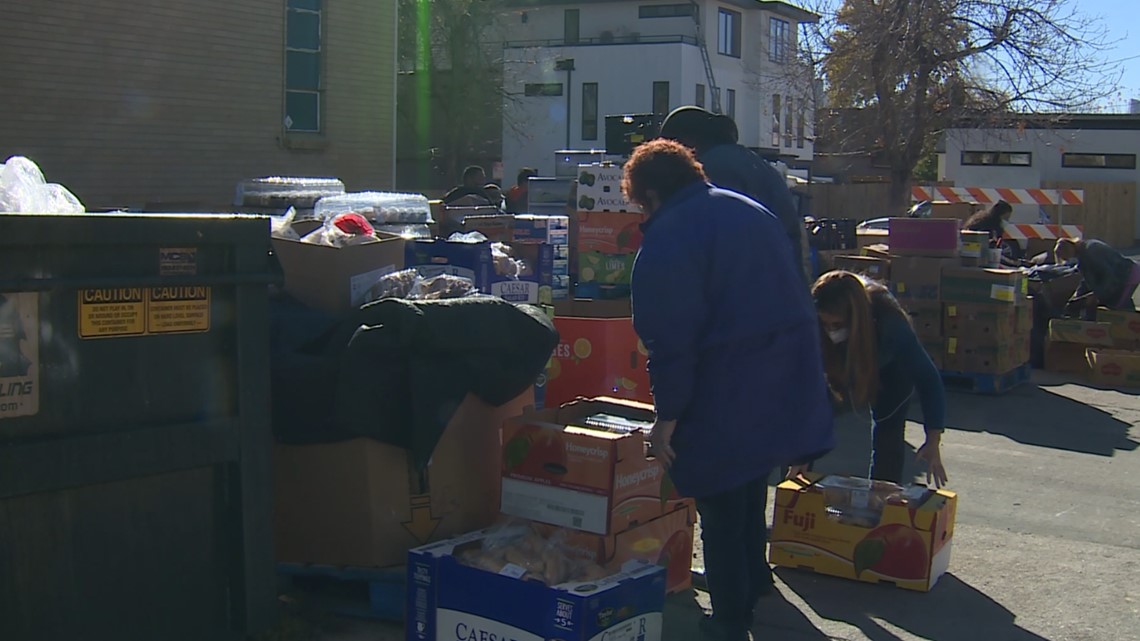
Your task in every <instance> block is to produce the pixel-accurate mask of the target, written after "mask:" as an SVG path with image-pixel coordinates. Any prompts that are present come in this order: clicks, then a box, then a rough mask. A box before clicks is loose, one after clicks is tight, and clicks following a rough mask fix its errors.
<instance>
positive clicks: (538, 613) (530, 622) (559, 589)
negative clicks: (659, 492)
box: [405, 531, 665, 641]
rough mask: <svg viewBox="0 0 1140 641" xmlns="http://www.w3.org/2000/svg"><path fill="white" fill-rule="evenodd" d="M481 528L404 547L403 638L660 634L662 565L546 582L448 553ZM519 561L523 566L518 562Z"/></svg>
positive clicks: (591, 638) (634, 637)
mask: <svg viewBox="0 0 1140 641" xmlns="http://www.w3.org/2000/svg"><path fill="white" fill-rule="evenodd" d="M488 534H489V531H480V532H473V533H471V534H467V535H465V536H461V537H458V538H455V539H450V540H448V541H441V542H439V543H434V544H431V545H427V546H424V547H421V548H417V549H414V550H411V551H409V552H408V555H407V586H408V597H407V599H408V600H407V611H406V612H407V616H406V619H405V638H406V639H407V640H408V641H437V640H439V639H456V640H462V641H471V640H477V641H546V640H548V639H558V640H559V641H600V640H602V639H621V640H625V639H628V640H630V641H660V639H661V633H662V629H663V616H664V609H665V569H664V568H662V567H660V566H657V565H650V564H630V567H629V568H627V571H625V572H622V573H619V574H615V575H613V576H609V577H606V578H603V579H601V580H599V581H593V582H589V583H566V584H562V585H557V586H547V585H545V584H543V583H540V582H537V581H527V580H522V579H518V578H515V577H514V576H511V574H510V571H511V570H514V569H515V568H514V567H512V566H511V565H507V567H506V568H504V570H503V572H507V574H504V573H498V574H495V573H493V572H488V571H486V570H481V569H478V568H473V567H469V566H466V565H463V564H462V563H460V562H459V561H458V560H457V559H456V558H455V556H453V555H454V554H455V553H456V551H457V550H458V549H462V548H463V547H469V546H477V545H479V544H480V542H481V541H482V540H483V539H484V538H485V537H486V536H487V535H488ZM519 569H521V568H519Z"/></svg>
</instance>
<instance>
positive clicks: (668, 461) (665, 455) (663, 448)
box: [649, 421, 677, 467]
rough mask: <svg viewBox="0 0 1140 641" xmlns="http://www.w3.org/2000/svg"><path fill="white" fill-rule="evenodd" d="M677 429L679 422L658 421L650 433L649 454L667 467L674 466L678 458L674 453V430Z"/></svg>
mask: <svg viewBox="0 0 1140 641" xmlns="http://www.w3.org/2000/svg"><path fill="white" fill-rule="evenodd" d="M676 428H677V421H657V422H656V423H654V424H653V430H652V431H651V432H650V433H649V453H650V454H651V455H653V456H654V457H656V458H658V459H660V460H661V463H663V464H664V465H665V467H669V466H671V465H673V460H674V459H676V458H677V454H676V452H674V451H673V430H674V429H676Z"/></svg>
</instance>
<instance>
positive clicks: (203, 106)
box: [0, 0, 396, 210]
mask: <svg viewBox="0 0 1140 641" xmlns="http://www.w3.org/2000/svg"><path fill="white" fill-rule="evenodd" d="M395 5H396V3H395V2H394V1H392V2H389V1H377V0H337V1H336V2H331V1H326V3H325V12H324V48H325V56H324V60H323V64H324V73H325V79H326V81H325V95H324V98H323V104H322V109H323V112H324V127H325V128H324V132H323V134H321V135H319V136H308V137H297V136H295V135H293V136H286V135H285V132H284V126H283V119H284V114H283V107H282V102H283V60H284V21H285V0H195V1H194V2H185V1H184V0H181V1H176V0H141V1H139V2H123V1H122V0H35V2H13V3H7V4H6V5H5V7H4V19H3V20H0V61H3V62H2V63H0V161H2V160H3V159H5V158H7V157H8V156H10V155H14V154H21V155H26V156H28V157H30V158H32V159H33V160H35V161H36V162H37V163H39V164H40V166H41V167H42V168H43V170H44V172H45V174H46V175H47V178H48V180H50V181H53V182H59V183H62V184H64V185H66V186H67V187H69V188H70V189H71V190H72V191H74V192H75V193H76V195H77V196H79V198H80V199H81V200H82V201H83V202H84V203H85V204H86V205H87V206H88V208H89V209H96V208H104V207H117V206H126V207H144V206H149V207H150V208H151V209H155V210H160V209H168V210H169V209H180V208H181V209H188V210H226V209H229V208H230V207H231V205H232V201H233V196H234V188H235V186H236V184H237V183H238V181H240V180H241V179H243V178H251V177H257V176H264V175H274V174H285V175H317V176H336V177H338V178H341V179H342V180H344V181H345V183H346V185H347V186H348V188H349V189H351V190H362V189H369V188H382V189H388V188H392V187H393V185H392V184H391V182H392V173H393V146H394V140H393V136H394V131H393V130H394V118H395V86H394V64H395V61H394V55H395V20H396V15H395V11H396V10H395Z"/></svg>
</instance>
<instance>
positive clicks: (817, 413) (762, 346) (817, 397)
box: [622, 139, 834, 641]
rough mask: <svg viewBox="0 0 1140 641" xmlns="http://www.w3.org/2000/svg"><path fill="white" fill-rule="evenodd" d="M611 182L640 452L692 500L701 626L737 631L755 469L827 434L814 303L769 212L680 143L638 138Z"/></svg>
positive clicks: (753, 559) (754, 508) (763, 490)
mask: <svg viewBox="0 0 1140 641" xmlns="http://www.w3.org/2000/svg"><path fill="white" fill-rule="evenodd" d="M622 190H623V191H624V192H625V195H626V197H627V198H629V200H630V201H632V202H634V203H636V204H638V205H639V206H640V207H641V208H642V209H643V210H644V211H645V212H646V213H647V214H649V220H648V221H647V222H646V223H645V224H644V225H643V230H644V237H643V240H642V245H641V250H640V252H639V253H638V255H637V259H636V262H635V263H634V267H633V280H632V293H633V324H634V327H635V329H636V330H637V334H638V336H640V338H641V340H642V342H643V343H644V344H645V347H646V349H647V350H648V351H649V376H650V381H651V383H652V390H653V401H654V405H655V406H656V410H657V422H656V424H655V425H654V427H653V432H652V436H651V438H650V444H651V448H652V452H653V453H654V455H656V456H657V457H658V458H660V459H662V460H663V462H664V463H665V464H667V465H669V466H670V471H671V475H672V477H673V480H674V483H675V484H676V487H677V489H678V490H679V491H680V492H681V493H682V494H684V495H686V496H691V497H694V498H695V499H696V501H697V510H698V511H699V512H700V515H701V531H702V534H701V536H702V540H703V541H704V557H705V571H706V578H707V580H708V587H709V594H710V597H711V598H712V605H713V616H712V618H711V619H709V620H707V621H706V622H705V624H704V629H705V632H706V634H708V635H709V636H710V637H712V638H715V639H725V640H728V641H744V640H746V639H747V638H748V630H749V628H750V627H751V624H752V617H753V607H754V605H755V603H756V599H757V598H758V597H759V596H760V595H762V594H764V593H766V592H768V591H770V590H771V589H772V576H771V569H770V568H769V567H768V563H767V560H766V555H765V549H764V545H765V537H766V523H765V518H764V506H765V502H766V501H767V491H768V486H767V478H768V475H769V473H770V471H771V470H772V468H775V467H778V466H782V465H788V464H792V463H796V464H798V463H802V462H804V461H808V460H811V459H814V458H816V457H818V456H820V455H822V454H824V453H825V452H827V451H828V450H830V449H831V448H832V447H833V445H834V425H833V417H832V414H831V404H830V403H829V402H828V392H827V383H826V381H825V380H824V377H823V372H822V370H821V368H820V366H819V362H820V358H822V356H821V353H820V344H819V339H820V336H819V329H818V327H819V325H818V322H817V320H816V314H815V310H814V308H813V307H812V303H811V299H810V296H809V295H808V291H807V288H806V287H804V286H803V280H802V277H801V276H800V272H799V270H798V269H797V265H796V264H795V262H794V260H793V259H792V247H791V244H790V243H788V241H787V240H786V238H787V237H786V236H785V235H784V234H783V233H781V232H782V229H781V226H780V222H779V221H778V220H777V219H776V217H775V216H773V215H772V214H771V213H770V212H768V211H767V210H766V209H764V208H763V207H762V206H760V205H758V204H757V203H756V202H754V201H753V200H751V199H749V198H747V197H745V196H742V195H740V194H737V193H735V192H731V191H727V190H722V189H718V188H715V187H713V186H712V185H710V184H708V182H707V181H706V177H705V174H704V171H703V170H702V168H701V165H700V164H699V163H698V162H697V161H696V159H695V158H694V157H693V153H692V152H691V151H690V150H689V149H688V148H687V147H685V146H683V145H681V144H679V143H677V142H674V141H671V140H667V139H658V140H653V141H651V142H648V143H645V144H643V145H640V146H639V147H637V149H635V150H634V153H633V155H632V157H631V158H630V159H629V161H628V162H627V163H626V165H625V173H624V176H623V181H622Z"/></svg>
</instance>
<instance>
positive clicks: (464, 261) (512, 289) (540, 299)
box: [405, 240, 569, 304]
mask: <svg viewBox="0 0 1140 641" xmlns="http://www.w3.org/2000/svg"><path fill="white" fill-rule="evenodd" d="M512 251H513V252H514V256H515V257H516V258H519V259H521V260H523V261H524V262H525V263H526V264H527V265H528V266H530V268H531V270H530V273H528V274H524V275H522V276H519V277H517V278H511V277H509V276H506V275H503V274H499V273H497V271H496V269H495V263H494V260H493V258H492V253H491V243H490V242H482V243H464V242H451V241H445V240H413V241H409V242H408V243H407V246H406V250H405V253H406V258H405V262H406V264H407V266H408V267H415V268H416V270H417V271H418V272H419V273H420V275H421V276H423V277H424V278H431V277H433V276H438V275H440V274H450V275H452V276H458V277H460V278H465V279H467V280H469V281H471V283H472V285H473V286H474V287H475V289H477V290H479V291H480V292H482V293H484V294H491V295H494V296H498V297H500V298H503V299H504V300H509V301H511V302H514V303H544V304H549V303H551V302H552V301H553V300H554V288H553V282H554V281H553V269H554V250H553V247H552V246H551V245H548V244H522V245H512ZM562 291H563V293H564V295H568V293H569V288H568V287H567V288H565V289H563V290H562Z"/></svg>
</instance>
